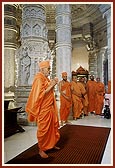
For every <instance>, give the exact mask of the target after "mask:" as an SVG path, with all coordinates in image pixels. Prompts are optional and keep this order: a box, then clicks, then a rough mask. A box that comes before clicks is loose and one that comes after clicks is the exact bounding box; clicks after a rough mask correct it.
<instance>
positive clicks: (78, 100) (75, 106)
mask: <svg viewBox="0 0 115 168" xmlns="http://www.w3.org/2000/svg"><path fill="white" fill-rule="evenodd" d="M71 90H72V91H74V92H75V93H76V94H77V95H76V94H74V93H73V92H72V111H73V117H75V118H79V117H80V115H81V113H82V110H83V102H82V95H84V94H85V93H86V91H85V88H84V86H83V85H82V84H81V83H80V82H74V81H72V82H71Z"/></svg>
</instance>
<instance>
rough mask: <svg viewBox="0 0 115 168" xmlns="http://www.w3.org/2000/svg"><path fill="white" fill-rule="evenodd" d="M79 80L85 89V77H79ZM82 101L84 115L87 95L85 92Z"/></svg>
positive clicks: (85, 114) (85, 113)
mask: <svg viewBox="0 0 115 168" xmlns="http://www.w3.org/2000/svg"><path fill="white" fill-rule="evenodd" d="M79 82H80V83H81V84H82V85H83V87H84V89H85V91H86V82H85V77H81V78H80V80H79ZM82 102H83V112H84V116H88V104H89V103H88V96H87V92H86V94H85V95H84V96H82Z"/></svg>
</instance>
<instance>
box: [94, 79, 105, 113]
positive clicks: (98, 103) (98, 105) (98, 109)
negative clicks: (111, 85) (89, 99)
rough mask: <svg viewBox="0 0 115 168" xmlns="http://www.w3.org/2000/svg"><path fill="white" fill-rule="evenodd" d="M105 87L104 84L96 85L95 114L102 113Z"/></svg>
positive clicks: (98, 83)
mask: <svg viewBox="0 0 115 168" xmlns="http://www.w3.org/2000/svg"><path fill="white" fill-rule="evenodd" d="M104 94H105V86H104V84H103V83H102V82H97V83H96V97H95V114H97V115H100V114H101V113H102V109H103V105H104Z"/></svg>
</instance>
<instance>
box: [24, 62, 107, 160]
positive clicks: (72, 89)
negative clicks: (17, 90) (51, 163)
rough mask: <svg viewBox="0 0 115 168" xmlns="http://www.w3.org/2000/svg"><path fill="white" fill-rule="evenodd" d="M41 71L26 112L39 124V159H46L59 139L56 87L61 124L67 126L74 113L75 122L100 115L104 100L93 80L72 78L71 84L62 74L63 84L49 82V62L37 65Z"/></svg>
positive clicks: (33, 87)
mask: <svg viewBox="0 0 115 168" xmlns="http://www.w3.org/2000/svg"><path fill="white" fill-rule="evenodd" d="M38 66H39V69H40V71H39V72H38V73H37V74H36V75H35V77H34V80H33V84H32V88H31V91H30V94H29V97H28V100H27V103H26V108H25V111H26V112H27V114H28V121H30V122H36V123H37V126H38V129H37V139H38V149H39V152H38V153H39V155H40V156H41V157H42V158H47V157H48V154H47V151H48V150H49V149H52V148H54V149H55V150H59V149H60V147H58V146H56V144H57V142H58V141H59V139H60V132H59V127H60V125H59V115H58V108H57V105H56V99H55V94H54V87H55V86H56V85H58V87H59V93H60V109H59V111H60V113H59V114H60V120H61V124H62V125H63V123H64V122H65V123H68V116H69V114H70V111H71V109H72V111H73V119H78V118H79V117H80V115H81V114H82V112H84V114H85V115H88V113H89V112H94V111H95V114H101V110H102V107H103V99H104V93H105V90H104V84H103V83H101V82H100V80H99V78H98V79H97V81H95V80H94V77H93V76H90V80H89V81H88V82H87V83H85V82H84V81H82V80H81V81H79V82H78V81H77V76H72V81H71V82H69V81H68V80H67V73H66V72H62V80H61V81H58V78H57V77H55V78H54V79H51V80H50V79H49V78H48V76H49V75H50V62H49V60H45V61H42V62H39V63H38Z"/></svg>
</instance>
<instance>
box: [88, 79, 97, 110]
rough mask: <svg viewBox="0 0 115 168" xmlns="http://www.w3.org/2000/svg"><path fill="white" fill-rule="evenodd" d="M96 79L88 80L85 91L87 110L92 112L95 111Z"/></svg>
mask: <svg viewBox="0 0 115 168" xmlns="http://www.w3.org/2000/svg"><path fill="white" fill-rule="evenodd" d="M95 87H96V81H91V80H89V81H88V82H87V83H86V91H87V96H88V102H89V104H88V112H93V111H95V96H96V91H95Z"/></svg>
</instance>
